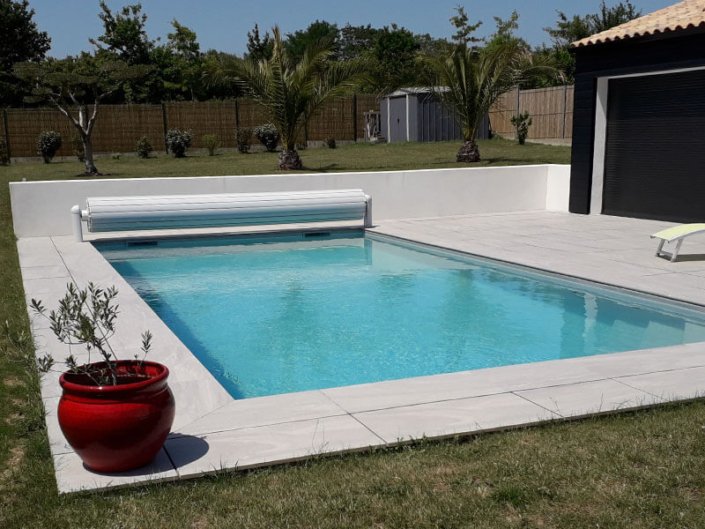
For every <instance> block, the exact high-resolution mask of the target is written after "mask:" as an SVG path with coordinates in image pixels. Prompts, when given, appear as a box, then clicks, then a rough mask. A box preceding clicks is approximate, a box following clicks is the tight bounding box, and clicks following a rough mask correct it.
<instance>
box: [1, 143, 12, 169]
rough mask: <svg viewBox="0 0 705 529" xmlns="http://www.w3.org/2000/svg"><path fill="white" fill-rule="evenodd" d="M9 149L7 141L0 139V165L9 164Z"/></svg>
mask: <svg viewBox="0 0 705 529" xmlns="http://www.w3.org/2000/svg"><path fill="white" fill-rule="evenodd" d="M9 163H10V151H9V149H8V148H7V142H6V141H5V140H3V139H0V165H9Z"/></svg>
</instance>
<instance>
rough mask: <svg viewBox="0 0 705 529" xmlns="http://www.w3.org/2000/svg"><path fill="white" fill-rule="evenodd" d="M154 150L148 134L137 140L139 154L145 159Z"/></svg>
mask: <svg viewBox="0 0 705 529" xmlns="http://www.w3.org/2000/svg"><path fill="white" fill-rule="evenodd" d="M152 151H154V147H152V144H151V143H150V142H149V139H147V136H142V137H141V138H140V139H139V140H137V156H139V157H140V158H142V159H143V160H146V159H147V158H149V155H150V154H151V153H152Z"/></svg>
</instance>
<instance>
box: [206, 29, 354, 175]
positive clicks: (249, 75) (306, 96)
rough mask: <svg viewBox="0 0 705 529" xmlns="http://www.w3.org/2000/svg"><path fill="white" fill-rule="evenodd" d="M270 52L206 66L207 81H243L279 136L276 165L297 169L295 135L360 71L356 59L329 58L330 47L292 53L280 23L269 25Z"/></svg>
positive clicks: (339, 93)
mask: <svg viewBox="0 0 705 529" xmlns="http://www.w3.org/2000/svg"><path fill="white" fill-rule="evenodd" d="M272 38H273V44H274V46H273V49H272V58H271V59H269V60H261V61H259V62H254V61H251V60H232V61H229V62H227V63H226V62H223V63H221V65H220V66H221V67H220V69H219V70H216V71H211V72H209V74H208V75H209V78H210V79H211V82H213V81H216V82H219V83H223V82H231V83H242V84H243V85H244V87H245V90H246V91H247V93H248V94H249V95H250V96H251V97H252V98H253V99H254V100H255V101H257V102H258V103H259V104H260V105H261V106H262V107H263V108H264V110H265V111H266V113H267V116H268V118H269V120H270V121H271V123H272V124H273V125H274V126H275V127H276V129H277V131H278V132H279V134H280V136H281V142H282V147H283V149H282V152H281V153H280V154H279V168H280V169H285V170H290V169H301V168H302V163H301V158H300V157H299V154H298V152H297V151H296V139H297V137H298V135H299V133H300V132H301V131H302V130H303V128H304V127H305V126H306V123H307V121H308V120H309V119H310V117H311V116H312V115H313V114H314V113H315V111H316V110H317V109H318V108H320V106H321V105H322V104H323V103H325V102H326V101H328V100H329V99H331V98H333V97H336V96H338V95H342V94H343V93H345V92H347V91H348V90H350V89H352V88H353V87H354V86H355V85H356V81H357V78H358V76H360V75H361V73H362V64H361V63H360V62H358V61H345V62H339V61H331V56H332V54H333V51H332V50H331V48H330V47H325V46H323V45H321V43H320V42H319V43H318V44H313V45H311V46H310V47H308V48H307V49H305V50H304V53H303V56H302V57H301V59H300V60H298V61H297V60H295V58H294V57H292V56H291V54H290V53H289V51H288V49H287V48H286V46H285V44H284V42H283V41H282V37H281V33H280V31H279V28H278V27H276V26H275V27H274V28H273V29H272Z"/></svg>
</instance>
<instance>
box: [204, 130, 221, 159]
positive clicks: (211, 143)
mask: <svg viewBox="0 0 705 529" xmlns="http://www.w3.org/2000/svg"><path fill="white" fill-rule="evenodd" d="M201 141H202V142H203V146H204V147H205V148H206V149H208V156H214V155H215V151H216V149H217V148H219V147H220V140H219V139H218V136H216V135H215V134H204V135H203V137H201Z"/></svg>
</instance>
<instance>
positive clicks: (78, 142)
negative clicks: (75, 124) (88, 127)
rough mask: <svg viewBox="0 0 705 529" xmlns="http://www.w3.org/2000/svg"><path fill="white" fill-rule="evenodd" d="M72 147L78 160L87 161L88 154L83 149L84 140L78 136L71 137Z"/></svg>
mask: <svg viewBox="0 0 705 529" xmlns="http://www.w3.org/2000/svg"><path fill="white" fill-rule="evenodd" d="M71 147H73V155H74V156H75V157H76V158H78V161H79V162H85V161H86V153H85V150H84V148H83V140H82V139H81V137H80V136H79V135H77V134H74V135H73V136H71Z"/></svg>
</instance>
